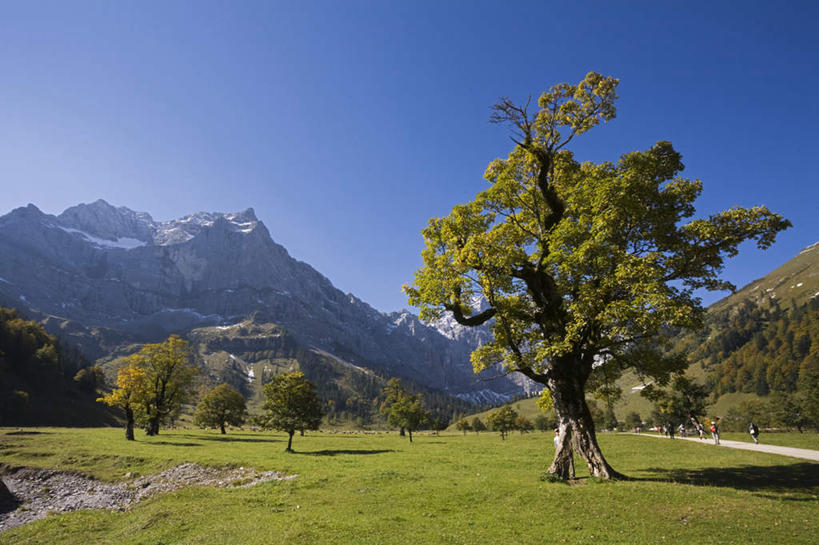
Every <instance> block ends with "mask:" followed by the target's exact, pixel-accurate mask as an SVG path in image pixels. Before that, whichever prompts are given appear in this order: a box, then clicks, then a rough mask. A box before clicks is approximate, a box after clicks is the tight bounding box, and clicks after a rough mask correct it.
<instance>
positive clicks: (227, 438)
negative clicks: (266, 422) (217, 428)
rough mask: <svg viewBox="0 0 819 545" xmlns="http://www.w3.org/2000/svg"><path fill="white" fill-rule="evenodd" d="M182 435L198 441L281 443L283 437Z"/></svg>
mask: <svg viewBox="0 0 819 545" xmlns="http://www.w3.org/2000/svg"><path fill="white" fill-rule="evenodd" d="M184 437H190V438H191V439H197V440H200V441H221V442H223V443H282V442H283V441H284V440H283V439H274V438H272V437H270V438H267V437H265V438H262V437H240V436H238V435H231V434H229V433H228V434H225V435H185V436H184Z"/></svg>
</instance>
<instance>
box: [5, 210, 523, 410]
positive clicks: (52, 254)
mask: <svg viewBox="0 0 819 545" xmlns="http://www.w3.org/2000/svg"><path fill="white" fill-rule="evenodd" d="M0 305H13V306H16V307H18V308H22V309H23V310H24V311H27V312H28V313H29V314H32V313H33V314H35V315H39V316H40V317H41V318H42V320H43V322H44V323H45V325H46V327H47V329H49V330H50V331H52V332H54V333H56V334H59V335H60V336H62V337H68V338H69V340H70V341H72V342H74V343H75V344H77V345H78V346H79V347H80V348H81V349H82V350H83V352H84V353H85V354H86V356H88V357H89V358H90V359H92V360H100V361H98V362H97V363H104V362H105V361H107V360H109V359H111V358H113V357H116V356H117V355H121V354H123V353H126V352H127V351H128V350H133V346H134V343H142V342H156V341H160V340H163V339H164V338H166V337H167V336H168V334H169V333H182V334H186V335H189V336H190V335H192V333H191V332H192V331H194V330H198V329H202V328H208V327H213V326H220V327H226V326H229V325H232V324H240V323H250V324H253V325H254V326H258V325H263V324H278V325H279V326H283V327H284V328H285V329H286V331H287V335H288V336H289V337H288V338H289V339H290V341H288V342H291V343H296V344H298V345H299V346H300V347H302V349H304V350H316V351H319V352H321V353H322V354H323V356H322V357H326V358H330V359H333V360H334V361H336V362H337V363H339V364H340V365H347V366H353V367H355V368H358V369H362V370H368V369H369V370H376V371H378V372H379V373H380V374H382V375H387V376H399V377H405V378H409V379H412V380H415V381H417V382H419V383H421V384H424V385H426V386H429V387H432V388H436V389H440V390H444V391H446V392H448V393H450V394H452V395H458V396H460V397H463V398H465V399H470V400H473V401H482V402H486V401H501V400H504V399H507V398H508V397H510V396H511V395H515V394H520V393H523V392H525V391H527V390H531V389H533V388H532V386H533V385H532V384H530V383H526V382H522V383H521V384H516V383H515V382H513V381H512V380H510V379H508V378H501V379H498V380H494V381H482V380H480V379H479V377H476V376H475V375H474V373H473V372H472V366H471V363H470V361H469V354H470V353H471V351H472V350H473V349H474V348H476V347H477V346H479V345H480V344H481V343H483V342H485V340H486V338H487V335H488V332H487V331H486V330H482V331H481V330H475V331H463V330H459V329H458V328H457V327H455V326H453V325H452V324H451V323H447V324H444V323H443V322H442V323H439V324H436V325H437V326H438V327H433V326H432V325H425V324H423V323H421V322H420V321H419V320H418V318H417V317H416V316H414V315H413V314H411V313H409V312H407V311H403V312H397V313H390V314H383V313H380V312H378V311H377V310H375V309H374V308H372V307H371V306H369V305H368V304H366V303H365V302H363V301H361V300H360V299H358V298H356V297H355V296H353V295H351V294H345V293H343V292H341V291H340V290H338V289H336V288H335V287H334V286H333V285H332V283H331V282H330V281H329V280H328V279H327V278H326V277H324V276H323V275H322V274H320V273H319V272H318V271H316V270H315V269H313V268H312V267H310V266H309V265H307V264H306V263H302V262H300V261H297V260H295V259H293V258H292V257H291V256H290V255H289V254H288V253H287V250H285V249H284V248H283V247H282V246H280V245H279V244H276V243H275V242H274V241H273V239H272V238H271V236H270V233H269V232H268V231H267V228H266V227H265V226H264V224H263V223H262V222H261V221H259V220H258V219H257V218H256V216H255V213H254V212H253V209H247V210H245V211H242V212H235V213H215V212H213V213H209V212H198V213H196V214H192V215H190V216H186V217H184V218H180V219H177V220H172V221H168V222H155V221H154V220H153V219H152V218H151V216H150V215H149V214H147V213H144V212H134V211H132V210H129V209H127V208H125V207H114V206H111V205H110V204H108V203H106V202H105V201H101V200H100V201H96V202H94V203H91V204H81V205H77V206H74V207H71V208H69V209H67V210H66V211H65V212H63V213H62V214H60V215H59V216H52V215H48V214H44V213H42V212H41V211H40V210H39V209H37V207H36V206H34V205H28V206H27V207H25V208H18V209H15V210H13V211H12V212H10V213H9V214H6V215H5V216H2V217H0ZM219 331H223V330H218V329H211V330H209V331H206V336H207V337H208V347H209V348H208V351H207V352H201V351H200V352H199V353H198V354H197V359H198V361H199V362H200V363H202V364H204V363H206V362H207V360H208V358H210V357H213V356H214V354H220V353H221V354H233V355H234V356H235V355H236V352H233V351H231V346H232V344H231V343H233V344H236V343H235V342H234V341H235V339H236V338H237V336H240V335H239V333H240V332H237V334H235V335H227V333H225V334H224V335H221V340H220V334H219ZM251 341H252V342H251ZM253 342H255V343H256V345H257V346H256V347H255V348H256V349H255V350H248V351H247V352H248V353H250V352H252V353H257V354H258V353H260V352H263V351H264V350H268V351H269V350H273V349H275V347H276V346H279V347H280V348H281V345H282V343H283V342H284V341H282V340H281V338H273V339H268V340H266V341H262V340H259V339H256V340H253V339H250V338H249V337H248V336H247V335H245V345H246V346H250V345H251V344H252V343H253ZM271 347H272V348H271ZM233 348H236V347H235V346H234V347H233ZM197 349H198V347H197ZM225 357H226V356H225ZM257 361H258V360H257ZM254 363H255V362H254V361H246V363H245V365H240V364H237V367H236V370H237V372H242V373H248V372H249V369H248V366H250V365H252V364H254ZM496 374H498V373H492V372H490V373H488V375H496Z"/></svg>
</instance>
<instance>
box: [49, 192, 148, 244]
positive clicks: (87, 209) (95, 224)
mask: <svg viewBox="0 0 819 545" xmlns="http://www.w3.org/2000/svg"><path fill="white" fill-rule="evenodd" d="M57 220H58V221H59V223H60V225H62V226H63V227H68V228H71V229H77V230H79V231H82V232H84V233H88V234H90V235H92V236H94V237H98V238H101V239H104V240H117V239H120V238H133V239H136V240H140V241H143V242H147V241H149V240H151V238H152V230H153V226H154V220H153V218H151V216H150V214H148V213H146V212H135V211H133V210H131V209H130V208H126V207H124V206H120V207H114V206H112V205H111V204H109V203H108V202H107V201H105V200H103V199H97V200H96V201H94V202H92V203H90V204H86V203H82V204H78V205H76V206H72V207H70V208H66V209H65V210H64V211H63V213H62V214H60V215H59V216H57Z"/></svg>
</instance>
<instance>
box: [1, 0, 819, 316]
mask: <svg viewBox="0 0 819 545" xmlns="http://www.w3.org/2000/svg"><path fill="white" fill-rule="evenodd" d="M676 4H678V5H672V3H668V2H656V1H654V2H546V1H541V2H531V3H527V2H467V1H449V2H446V1H438V2H425V1H413V2H386V1H383V2H375V1H369V2H353V1H344V2H341V1H338V2H309V1H289V2H272V1H269V2H213V3H210V2H201V1H197V2H167V1H163V2H155V3H152V2H127V3H126V2H93V3H90V2H70V3H69V2H55V3H50V2H5V1H2V0H0V77H1V78H2V79H0V82H2V84H0V214H4V213H6V212H8V211H10V210H11V209H13V208H16V207H18V206H23V205H25V204H27V203H29V202H32V203H35V204H36V205H37V206H39V207H40V208H41V209H42V210H44V211H46V212H49V213H59V212H60V211H62V210H63V209H65V208H66V207H68V206H71V205H73V204H76V203H79V202H91V201H94V200H96V199H98V198H104V199H106V200H107V201H109V202H110V203H112V204H115V205H118V206H120V205H124V206H128V207H129V208H132V209H135V210H142V211H147V212H150V213H151V214H152V215H153V216H154V218H155V219H159V220H165V219H170V218H173V217H179V216H182V215H185V214H188V213H191V212H195V211H198V210H206V211H233V210H240V209H244V208H247V207H251V206H252V207H254V208H255V209H256V213H257V215H258V216H259V218H260V219H261V220H262V221H264V223H265V224H266V225H267V227H268V229H269V230H270V232H271V235H272V236H273V238H274V240H276V241H277V242H279V243H280V244H282V245H284V246H285V247H286V248H287V249H288V250H289V252H290V253H291V255H293V256H295V257H296V258H298V259H301V260H303V261H306V262H308V263H310V264H311V265H313V266H314V267H315V268H316V269H318V270H319V271H320V272H322V273H323V274H325V275H326V276H327V277H328V278H330V280H331V281H332V282H333V283H334V284H335V285H336V286H337V287H339V288H340V289H342V290H344V291H350V292H352V293H354V294H356V295H357V296H359V297H361V298H362V299H364V300H365V301H367V302H369V303H370V304H372V305H373V306H375V307H376V308H378V309H380V310H385V311H390V310H397V309H400V308H402V307H405V306H406V299H405V297H404V296H403V294H402V293H401V291H400V286H401V284H402V283H404V282H407V281H410V280H411V279H412V276H413V272H414V270H415V269H416V268H417V267H418V265H419V264H420V257H419V254H420V250H421V248H422V247H423V241H422V239H421V236H420V230H421V229H422V228H423V227H424V225H425V224H426V221H427V219H428V218H430V217H432V216H440V215H444V214H446V213H448V212H449V210H450V209H451V207H452V206H453V205H455V204H457V203H460V202H464V201H467V200H470V199H471V198H472V197H473V196H474V194H475V193H476V192H478V191H480V190H481V189H483V188H484V184H485V182H484V181H483V179H482V174H483V171H484V169H485V167H486V165H487V163H488V162H489V161H490V160H492V159H493V158H495V157H500V156H505V155H506V154H507V153H508V151H509V146H510V141H509V139H508V133H507V131H506V130H505V129H504V128H502V127H499V126H495V125H491V124H489V123H488V117H489V107H490V106H491V105H492V104H493V103H494V102H495V101H496V100H497V98H498V97H500V96H509V97H511V98H513V99H518V100H523V99H525V97H526V96H527V95H529V94H532V95H535V96H537V95H538V94H540V93H541V92H542V91H543V90H545V89H546V88H548V87H549V86H551V85H553V84H555V83H559V82H563V81H569V82H576V81H578V80H580V79H581V78H582V77H583V76H584V75H585V74H586V73H587V72H588V71H590V70H595V71H597V72H601V73H603V74H606V75H613V76H615V77H618V78H620V82H621V83H620V87H619V95H620V100H619V102H618V117H617V119H615V120H614V121H612V122H611V123H609V124H607V125H605V126H603V127H602V128H598V129H596V130H594V131H593V132H591V133H588V134H587V135H584V136H583V137H582V139H580V140H578V141H577V144H576V145H575V146H574V148H573V149H574V151H575V153H576V155H577V157H578V158H579V159H581V160H594V161H603V160H616V159H617V157H618V156H619V155H620V154H622V153H624V152H627V151H632V150H635V149H644V148H647V147H650V146H651V145H652V144H653V143H654V142H655V141H657V140H670V141H671V142H672V143H673V144H674V146H675V147H676V149H677V150H678V151H680V152H681V153H682V154H683V156H684V162H685V164H686V170H685V172H684V174H685V175H687V176H688V177H691V178H699V179H701V180H703V183H704V185H705V189H704V192H703V196H702V198H701V200H700V202H699V210H700V211H701V212H702V213H703V214H707V213H711V212H715V211H717V210H720V209H723V208H726V207H729V206H733V205H743V206H752V205H755V204H765V205H767V206H769V207H770V208H771V209H773V210H775V211H777V212H780V213H782V214H784V215H785V216H786V217H788V218H789V219H790V220H791V221H792V222H793V224H794V228H793V229H791V230H789V231H787V232H786V233H784V234H782V235H781V236H780V239H779V241H778V242H777V243H776V245H775V246H774V247H773V248H772V249H771V250H769V251H768V252H765V253H761V252H758V251H756V250H755V249H754V248H753V247H750V248H745V250H746V251H745V252H744V253H743V254H741V255H740V256H739V257H738V258H735V259H734V260H732V261H731V262H730V263H729V265H728V267H726V271H725V276H726V277H727V278H728V279H729V280H731V281H733V282H734V283H736V284H737V285H743V284H745V283H747V282H749V281H751V280H752V279H754V278H757V277H759V276H762V275H764V274H766V273H767V272H769V271H770V270H772V269H773V268H774V267H776V266H778V265H779V264H781V263H782V262H784V261H786V260H787V259H789V258H790V257H792V256H793V255H795V254H796V253H797V252H798V251H799V250H800V249H801V248H802V247H804V246H806V245H808V244H811V243H813V242H815V241H817V240H819V219H818V218H817V216H819V214H818V213H817V212H819V206H817V205H818V204H819V183H817V182H819V180H817V174H816V168H815V165H814V162H815V155H816V149H817V147H819V130H818V129H817V127H819V105H818V104H817V100H816V96H817V89H818V88H819V38H817V36H819V33H817V32H816V29H815V28H814V27H815V22H816V21H817V20H819V9H818V8H817V5H819V4H816V3H815V2H788V3H782V5H774V4H771V3H754V2H702V3H698V2H686V3H676ZM718 297H719V296H717V295H709V296H708V297H707V298H706V299H705V300H706V302H711V301H713V300H715V299H716V298H718Z"/></svg>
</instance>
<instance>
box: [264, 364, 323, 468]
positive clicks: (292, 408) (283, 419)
mask: <svg viewBox="0 0 819 545" xmlns="http://www.w3.org/2000/svg"><path fill="white" fill-rule="evenodd" d="M264 395H265V397H266V398H267V399H266V400H265V402H264V405H263V406H262V408H263V409H264V410H265V411H267V414H266V416H267V418H266V420H265V422H264V427H266V428H273V429H276V430H280V431H285V432H287V435H288V439H287V449H286V451H287V452H293V448H292V446H293V434H294V433H295V432H296V430H305V429H307V430H317V429H318V427H319V424H321V416H322V413H321V401H320V400H319V398H318V395H317V394H316V387H315V385H314V384H313V383H312V382H310V381H309V380H307V379H306V378H305V377H304V373H302V372H301V371H291V372H289V373H281V374H279V375H276V376H275V377H273V380H271V381H270V382H268V383H267V384H265V387H264Z"/></svg>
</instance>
